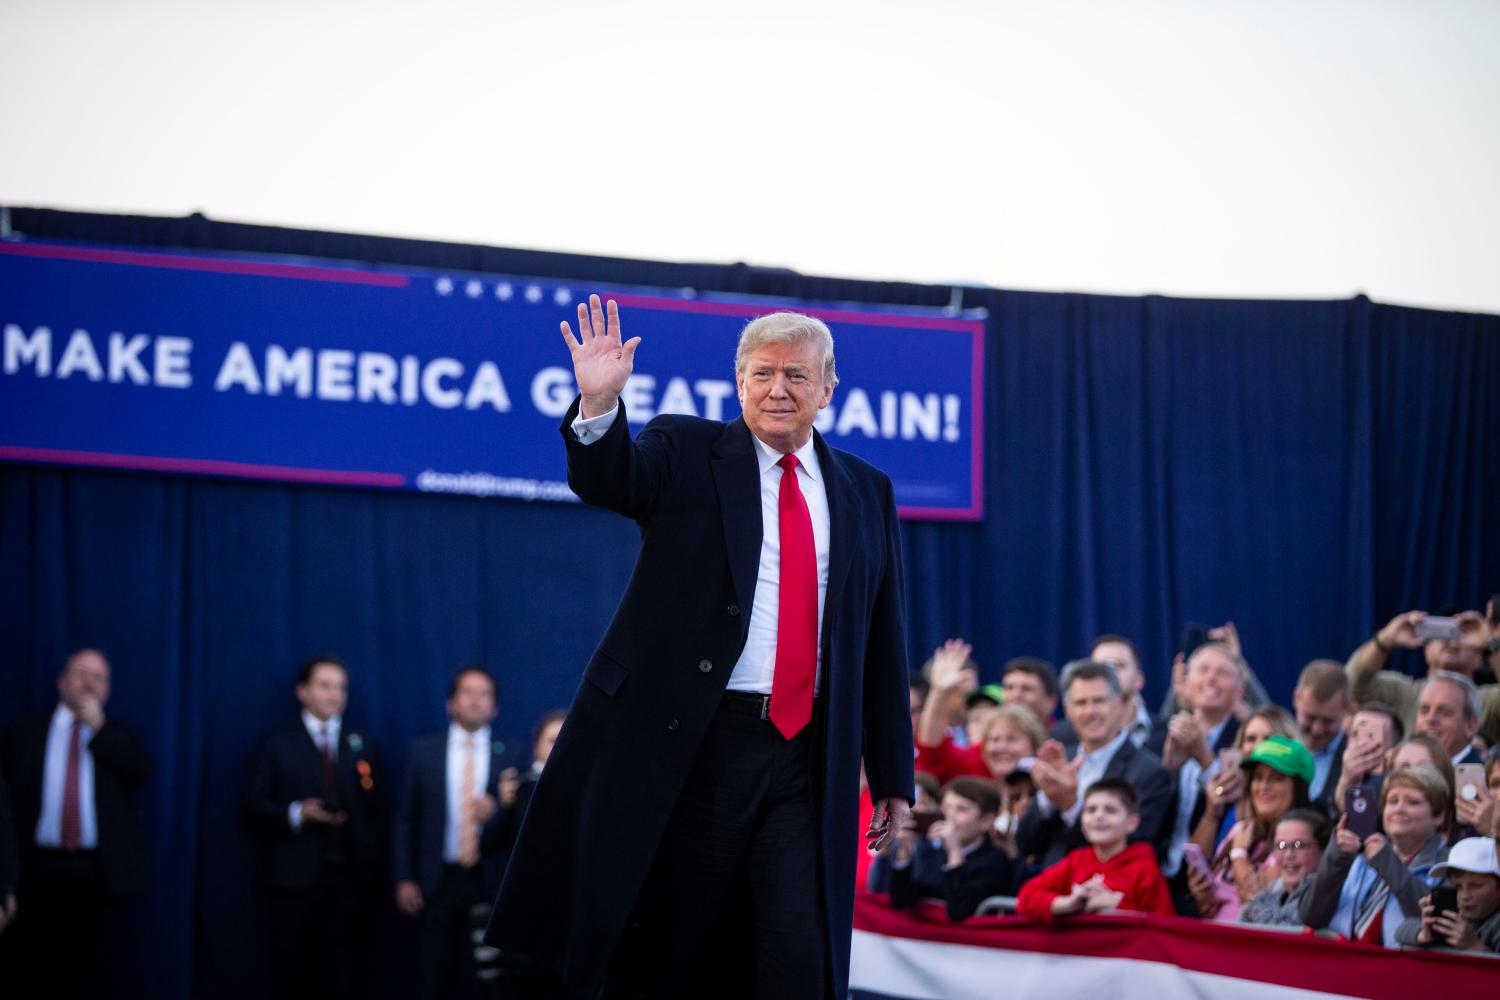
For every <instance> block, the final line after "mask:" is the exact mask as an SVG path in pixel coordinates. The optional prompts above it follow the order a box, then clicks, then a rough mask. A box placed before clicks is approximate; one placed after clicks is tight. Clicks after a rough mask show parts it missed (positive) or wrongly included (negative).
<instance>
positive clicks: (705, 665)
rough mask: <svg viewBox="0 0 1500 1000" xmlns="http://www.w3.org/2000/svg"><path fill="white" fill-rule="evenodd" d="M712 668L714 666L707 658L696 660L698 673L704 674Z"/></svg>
mask: <svg viewBox="0 0 1500 1000" xmlns="http://www.w3.org/2000/svg"><path fill="white" fill-rule="evenodd" d="M713 668H714V665H713V663H712V662H711V661H709V660H699V661H698V672H699V673H704V674H706V673H708V672H709V671H711V670H713Z"/></svg>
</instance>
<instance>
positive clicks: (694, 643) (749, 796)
mask: <svg viewBox="0 0 1500 1000" xmlns="http://www.w3.org/2000/svg"><path fill="white" fill-rule="evenodd" d="M605 317H606V312H605V309H603V308H601V305H600V302H599V299H598V297H597V296H591V297H590V302H589V303H588V305H583V304H580V306H579V310H578V321H579V327H580V329H579V335H580V337H581V338H582V339H581V340H580V339H575V338H574V337H573V335H572V332H571V330H570V328H569V327H568V325H567V324H563V333H564V337H565V339H566V340H567V341H568V344H569V347H570V350H571V352H572V356H573V372H574V376H575V377H576V379H577V382H578V389H579V393H580V395H579V398H578V400H576V401H575V402H574V404H573V406H572V407H571V409H570V411H569V413H568V414H567V416H566V417H565V418H564V423H563V426H562V428H561V430H562V433H563V438H564V441H565V442H566V446H567V451H568V482H569V484H570V485H571V486H572V487H573V489H574V491H575V492H577V493H578V495H579V496H580V497H581V498H582V499H583V500H584V501H585V502H588V503H592V504H595V505H598V506H602V507H606V508H608V509H611V510H614V511H616V512H618V513H620V514H623V515H625V516H627V517H629V518H631V519H632V520H634V521H635V522H636V523H637V524H638V525H639V527H640V530H641V551H640V556H639V558H638V559H637V562H636V567H635V571H634V574H633V576H632V578H631V580H630V583H629V585H628V587H627V589H626V591H625V594H624V596H623V597H622V599H621V601H620V607H619V610H618V611H617V612H616V613H615V616H614V619H613V621H612V622H611V624H610V626H609V628H608V630H607V631H606V633H605V635H604V638H603V640H602V641H601V643H600V645H599V649H598V651H597V652H596V653H595V655H594V656H593V657H592V658H591V659H590V660H589V663H588V665H587V667H585V669H584V677H583V683H582V684H580V685H579V687H578V691H577V693H576V694H575V696H574V699H573V704H572V707H571V708H570V709H569V710H568V719H567V721H566V722H565V723H564V724H563V727H562V732H561V734H560V735H559V737H558V741H557V745H556V747H555V748H554V750H553V752H552V756H551V758H550V759H549V761H548V763H547V768H546V770H545V771H544V772H543V774H542V777H541V780H540V782H538V783H537V786H536V792H535V794H534V795H533V796H532V797H531V802H530V805H529V806H528V808H527V817H526V821H525V823H524V825H523V827H522V829H521V836H520V840H519V841H518V842H517V844H516V849H515V851H514V853H513V854H512V856H511V861H510V864H509V866H508V867H507V869H506V874H505V879H504V881H503V883H502V886H501V889H500V895H499V897H498V899H497V901H496V905H495V913H494V916H493V917H492V919H491V924H490V928H489V932H488V934H487V937H486V939H487V941H488V942H489V943H491V944H493V945H495V946H496V947H498V948H500V949H502V950H503V951H506V952H508V953H513V954H520V955H525V956H528V957H530V958H532V959H535V960H536V961H537V963H538V964H539V965H541V966H542V967H544V968H549V969H551V970H553V971H554V972H556V973H557V974H558V975H559V976H561V977H563V980H564V982H565V985H566V987H567V988H568V989H569V990H571V991H572V992H573V993H575V994H577V995H581V996H593V995H595V994H597V993H598V991H599V988H600V986H601V984H603V985H605V990H606V995H611V996H612V995H620V996H653V997H654V996H731V995H735V994H736V993H740V992H750V991H753V992H754V993H755V994H756V995H758V996H764V997H777V998H778V1000H801V998H822V997H825V996H839V997H841V996H843V994H844V993H845V992H846V991H847V983H848V967H849V948H850V939H851V933H852V931H851V924H852V916H853V908H854V867H855V866H854V852H855V850H856V847H857V843H858V840H859V833H858V824H859V808H858V803H859V767H860V757H861V754H863V757H864V764H865V770H866V773H867V775H868V778H869V787H870V792H871V797H872V798H873V800H874V802H875V809H874V819H873V821H872V823H871V831H870V835H871V837H872V839H874V840H875V841H876V843H877V844H878V845H881V846H883V844H884V842H885V840H886V839H888V838H889V837H891V836H893V835H894V832H895V829H897V828H899V827H900V825H901V824H902V823H903V822H904V820H905V817H906V814H907V810H908V808H909V804H910V802H911V800H912V798H913V783H912V749H911V748H912V739H911V736H912V734H911V714H910V703H909V700H908V694H907V685H906V675H907V669H906V637H905V627H904V621H903V601H902V597H901V592H902V587H903V579H902V570H901V549H900V524H899V521H898V519H897V514H896V503H895V493H894V489H893V488H892V486H891V482H890V479H889V478H888V477H886V476H885V475H884V474H883V473H881V472H880V471H879V470H877V469H875V468H873V467H872V466H870V465H868V464H866V463H865V462H863V461H861V460H860V459H858V458H856V457H854V456H853V455H849V454H847V453H844V452H841V451H838V450H836V449H833V448H830V447H829V446H828V445H827V443H826V442H824V441H823V439H822V438H821V437H820V436H819V435H817V434H816V433H815V432H814V430H813V422H814V419H815V418H816V417H817V415H818V412H819V411H820V410H822V409H823V408H824V407H826V406H828V404H829V402H830V401H831V400H832V397H833V389H834V385H835V384H836V383H837V381H838V377H837V374H836V372H835V368H834V357H833V337H832V335H831V334H830V333H829V331H828V328H827V327H826V326H825V325H824V324H823V323H822V322H820V321H819V320H816V319H813V318H812V317H808V316H799V315H796V314H793V313H777V314H773V315H769V316H762V317H759V318H757V319H756V320H754V321H752V322H751V323H750V324H748V325H747V326H746V327H745V328H744V330H743V331H742V332H741V334H740V340H739V345H738V350H737V351H736V355H735V380H736V383H737V386H738V390H739V398H740V407H741V411H742V416H741V417H740V418H737V419H735V420H733V421H730V422H729V423H723V422H720V421H717V420H704V419H698V418H695V417H679V416H659V417H657V418H656V419H654V420H652V421H651V422H650V423H649V424H648V425H647V426H646V427H645V429H643V430H642V431H641V433H640V434H639V435H638V436H637V437H635V439H634V440H632V438H631V433H630V428H629V424H628V418H627V414H626V413H625V411H624V404H623V402H622V401H621V399H620V394H621V393H622V392H623V391H624V389H625V386H626V381H627V379H628V377H629V375H630V372H631V368H632V364H633V358H634V354H635V350H636V346H637V344H638V343H639V340H638V338H637V339H634V340H631V341H629V342H628V343H626V342H622V341H621V339H620V320H619V315H618V312H617V310H616V308H615V304H614V303H613V302H611V303H609V306H608V320H607V321H606V318H605ZM588 570H589V567H586V566H584V567H577V568H575V570H574V572H584V573H587V572H588ZM731 917H736V918H738V919H739V920H740V921H743V923H745V924H748V927H745V928H744V930H743V932H735V930H733V929H731V928H730V927H729V924H728V921H729V919H730V918H731ZM564 982H560V983H559V986H562V985H564Z"/></svg>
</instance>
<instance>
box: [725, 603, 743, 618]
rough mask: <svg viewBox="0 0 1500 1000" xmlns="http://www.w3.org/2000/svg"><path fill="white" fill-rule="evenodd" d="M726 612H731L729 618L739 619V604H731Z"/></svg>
mask: <svg viewBox="0 0 1500 1000" xmlns="http://www.w3.org/2000/svg"><path fill="white" fill-rule="evenodd" d="M724 610H725V611H728V612H729V617H731V618H738V617H739V616H740V606H739V605H738V604H733V603H731V604H730V605H729V607H727V608H725V609H724Z"/></svg>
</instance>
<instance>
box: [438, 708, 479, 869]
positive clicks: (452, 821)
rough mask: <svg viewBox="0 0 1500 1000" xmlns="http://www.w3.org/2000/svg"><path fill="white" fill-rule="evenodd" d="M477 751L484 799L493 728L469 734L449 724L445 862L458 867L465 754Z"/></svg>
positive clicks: (476, 763) (476, 781) (476, 784)
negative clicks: (468, 749)
mask: <svg viewBox="0 0 1500 1000" xmlns="http://www.w3.org/2000/svg"><path fill="white" fill-rule="evenodd" d="M468 747H472V748H473V750H474V794H475V795H483V794H484V790H485V788H486V787H487V786H488V784H489V780H490V727H489V726H485V727H483V728H482V729H478V730H475V731H474V732H472V733H471V732H469V731H468V730H467V729H465V728H464V727H463V726H460V725H459V724H458V723H456V722H450V723H449V724H448V764H447V767H446V768H445V772H444V773H445V777H446V784H447V803H448V807H447V810H446V811H445V813H444V820H443V860H444V861H446V862H447V863H448V864H450V865H455V864H458V821H459V819H460V818H461V817H462V816H463V808H464V797H463V796H464V753H465V750H466V748H468Z"/></svg>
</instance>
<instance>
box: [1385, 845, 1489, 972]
mask: <svg viewBox="0 0 1500 1000" xmlns="http://www.w3.org/2000/svg"><path fill="white" fill-rule="evenodd" d="M1432 874H1433V875H1434V876H1436V877H1443V876H1446V877H1447V884H1445V885H1440V886H1438V887H1437V888H1435V889H1433V890H1432V892H1431V893H1430V894H1428V895H1426V896H1423V897H1422V901H1421V907H1422V912H1421V914H1420V915H1419V916H1415V917H1407V918H1406V919H1405V920H1403V921H1402V922H1401V926H1400V927H1398V928H1397V929H1396V940H1397V941H1400V942H1401V943H1402V944H1404V945H1409V946H1416V947H1421V948H1443V947H1447V948H1455V949H1458V950H1460V951H1490V952H1500V858H1497V857H1496V854H1495V841H1494V839H1493V838H1491V837H1470V838H1468V839H1467V840H1460V841H1459V842H1458V843H1456V844H1454V845H1453V850H1452V851H1451V852H1449V854H1448V860H1447V861H1445V862H1443V863H1442V864H1438V865H1433V866H1432Z"/></svg>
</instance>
